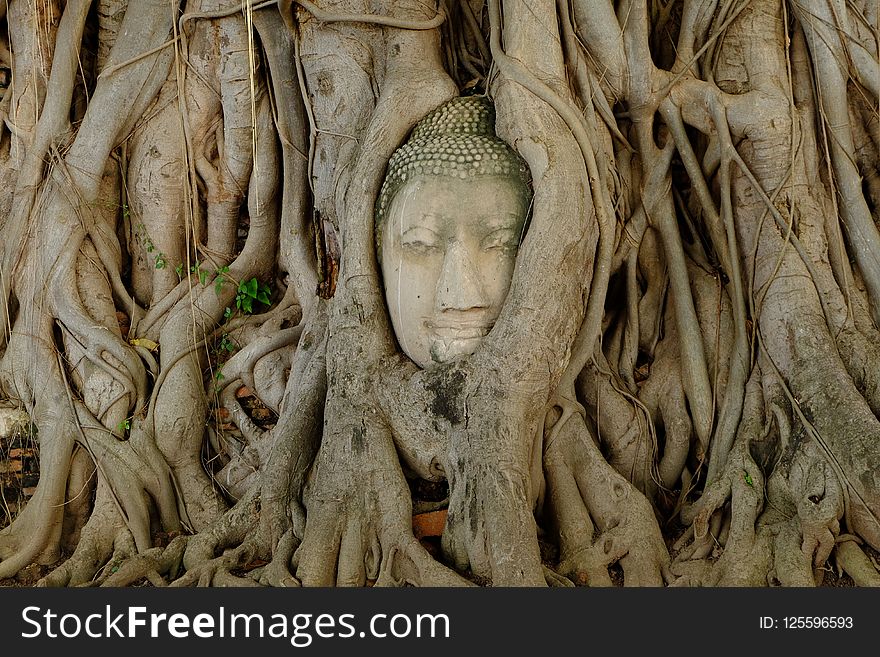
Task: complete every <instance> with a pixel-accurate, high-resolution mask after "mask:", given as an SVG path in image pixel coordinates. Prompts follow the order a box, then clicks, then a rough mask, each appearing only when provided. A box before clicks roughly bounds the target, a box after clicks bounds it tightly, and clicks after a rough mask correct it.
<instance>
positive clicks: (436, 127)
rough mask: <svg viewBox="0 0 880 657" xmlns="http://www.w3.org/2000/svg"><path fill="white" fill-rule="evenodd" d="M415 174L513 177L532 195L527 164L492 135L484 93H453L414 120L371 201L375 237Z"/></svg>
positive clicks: (492, 117)
mask: <svg viewBox="0 0 880 657" xmlns="http://www.w3.org/2000/svg"><path fill="white" fill-rule="evenodd" d="M415 176H444V177H449V178H459V179H462V180H464V179H467V178H471V177H474V176H501V177H505V178H509V179H511V180H513V181H514V182H516V183H517V186H518V187H519V188H520V189H521V190H522V196H523V199H522V200H523V203H524V205H526V206H527V205H528V202H529V199H530V196H531V186H530V182H531V181H530V175H529V168H528V166H527V165H526V163H525V161H523V159H522V158H521V157H520V156H519V155H518V154H517V153H516V151H514V150H513V149H512V148H511V147H510V146H509V145H508V144H507V143H506V142H504V141H503V140H501V139H499V138H498V137H497V136H496V135H495V109H494V107H493V106H492V103H491V101H489V99H488V98H485V97H483V96H466V97H460V98H453V99H452V100H450V101H448V102H447V103H444V104H443V105H441V106H440V107H438V108H437V109H435V110H434V111H433V112H431V113H430V114H428V115H427V116H426V117H425V118H424V119H422V120H421V121H419V123H418V124H417V125H416V127H415V128H414V129H413V131H412V133H411V134H410V136H409V139H408V140H407V141H406V143H405V144H403V146H401V147H400V148H398V149H397V150H396V151H395V152H394V154H393V155H392V156H391V159H390V160H389V161H388V171H387V173H386V175H385V180H384V182H383V183H382V189H381V191H380V192H379V198H378V199H377V203H376V238H377V240H381V238H380V230H381V224H382V223H383V220H384V218H385V213H386V212H387V211H388V208H389V207H390V205H391V201H392V200H393V198H394V196H395V194H396V193H397V191H398V190H399V189H400V188H401V187H402V186H403V185H404V184H405V183H406V182H407V181H408V180H410V179H412V178H413V177H415Z"/></svg>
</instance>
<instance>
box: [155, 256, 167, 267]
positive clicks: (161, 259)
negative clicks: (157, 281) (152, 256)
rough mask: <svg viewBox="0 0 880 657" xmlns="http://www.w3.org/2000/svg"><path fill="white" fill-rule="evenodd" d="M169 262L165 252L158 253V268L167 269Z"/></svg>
mask: <svg viewBox="0 0 880 657" xmlns="http://www.w3.org/2000/svg"><path fill="white" fill-rule="evenodd" d="M167 264H168V260H167V259H166V258H165V254H164V253H158V254H156V269H165V265H167Z"/></svg>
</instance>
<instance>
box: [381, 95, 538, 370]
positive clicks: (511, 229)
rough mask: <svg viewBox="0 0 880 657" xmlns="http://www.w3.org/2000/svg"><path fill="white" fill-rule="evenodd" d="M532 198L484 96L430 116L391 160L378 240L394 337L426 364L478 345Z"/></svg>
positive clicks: (504, 285)
mask: <svg viewBox="0 0 880 657" xmlns="http://www.w3.org/2000/svg"><path fill="white" fill-rule="evenodd" d="M530 202H531V186H530V179H529V169H528V166H527V165H526V163H525V162H524V161H523V160H522V158H520V157H519V155H517V154H516V152H515V151H514V150H513V149H512V148H511V147H510V146H509V145H508V144H506V143H505V142H504V141H502V140H501V139H499V138H498V137H497V136H496V135H495V111H494V108H493V106H492V104H491V102H490V101H489V100H488V99H487V98H484V97H481V96H468V97H461V98H454V99H452V100H451V101H449V102H447V103H445V104H444V105H441V106H440V107H439V108H437V109H436V110H434V111H433V112H432V113H431V114H429V115H428V116H426V117H425V118H424V119H422V121H421V122H419V124H418V125H416V127H415V128H414V129H413V132H412V134H411V135H410V137H409V139H408V141H407V142H406V143H405V144H404V145H403V146H401V147H400V148H399V149H397V151H395V153H394V155H393V156H392V157H391V159H390V161H389V163H388V173H387V175H386V178H385V181H384V183H383V185H382V189H381V192H380V194H379V199H378V201H377V204H376V247H377V254H378V257H379V261H380V263H381V268H382V278H383V281H384V287H385V299H386V302H387V304H388V310H389V313H390V315H391V322H392V325H393V327H394V332H395V334H396V336H397V340H398V342H399V343H400V346H401V348H402V349H403V351H404V353H406V354H407V355H408V356H409V357H410V358H411V359H412V360H413V361H414V362H415V363H416V364H417V365H418V366H419V367H422V368H424V367H428V366H429V365H431V364H432V363H444V362H448V361H450V360H452V359H453V358H455V357H456V356H463V355H470V354H472V353H473V352H474V351H475V350H476V348H477V346H478V345H479V343H480V341H481V340H482V339H483V338H484V337H485V336H486V334H487V333H488V332H489V331H490V330H491V329H492V326H493V325H494V323H495V320H496V319H497V318H498V315H499V314H500V312H501V308H502V306H503V304H504V299H505V297H506V296H507V291H508V288H509V287H510V280H511V277H512V276H513V268H514V261H515V258H516V253H517V250H518V248H519V244H520V241H521V239H522V236H523V232H524V228H525V222H526V218H527V216H528V212H529V206H530Z"/></svg>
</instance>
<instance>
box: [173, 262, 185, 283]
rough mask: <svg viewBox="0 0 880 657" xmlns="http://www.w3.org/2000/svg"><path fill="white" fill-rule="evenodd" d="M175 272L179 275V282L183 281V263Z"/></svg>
mask: <svg viewBox="0 0 880 657" xmlns="http://www.w3.org/2000/svg"><path fill="white" fill-rule="evenodd" d="M174 271H175V272H176V273H177V280H180V281H182V280H183V263H182V262H181V263H180V264H179V265H177V266H176V267H175V268H174Z"/></svg>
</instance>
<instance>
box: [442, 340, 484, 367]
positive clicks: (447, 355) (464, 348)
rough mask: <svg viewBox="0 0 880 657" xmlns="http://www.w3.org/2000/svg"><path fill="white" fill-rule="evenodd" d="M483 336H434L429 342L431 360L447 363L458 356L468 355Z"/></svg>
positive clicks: (474, 349)
mask: <svg viewBox="0 0 880 657" xmlns="http://www.w3.org/2000/svg"><path fill="white" fill-rule="evenodd" d="M482 339H483V336H482V335H480V336H474V337H466V338H436V339H435V340H434V341H432V342H431V360H433V361H434V362H435V363H448V362H449V361H451V360H452V359H453V358H457V357H458V356H470V355H471V354H472V353H474V352H475V351H476V350H477V346H479V344H480V341H481V340H482Z"/></svg>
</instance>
